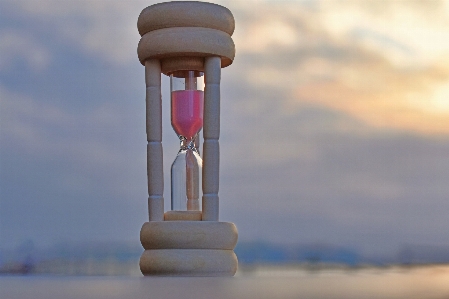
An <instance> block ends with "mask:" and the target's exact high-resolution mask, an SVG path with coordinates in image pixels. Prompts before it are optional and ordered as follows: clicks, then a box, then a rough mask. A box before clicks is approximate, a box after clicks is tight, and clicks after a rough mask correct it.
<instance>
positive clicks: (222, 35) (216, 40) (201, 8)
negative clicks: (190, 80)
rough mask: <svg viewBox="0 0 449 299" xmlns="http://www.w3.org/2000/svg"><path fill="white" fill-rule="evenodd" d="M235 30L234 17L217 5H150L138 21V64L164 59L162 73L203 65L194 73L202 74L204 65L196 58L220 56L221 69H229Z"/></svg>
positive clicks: (204, 3)
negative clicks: (199, 72)
mask: <svg viewBox="0 0 449 299" xmlns="http://www.w3.org/2000/svg"><path fill="white" fill-rule="evenodd" d="M234 27H235V23H234V17H233V16H232V13H231V12H230V11H229V9H227V8H225V7H223V6H220V5H217V4H212V3H207V2H197V1H182V2H181V1H179V2H178V1H174V2H166V3H159V4H155V5H151V6H149V7H147V8H145V9H144V10H143V11H142V12H141V14H140V16H139V19H138V21H137V28H138V30H139V33H140V34H141V36H142V38H141V39H140V42H139V46H138V47H137V54H138V57H139V61H140V62H141V63H142V64H143V65H145V60H148V59H153V58H156V59H161V60H162V61H163V62H164V63H163V67H162V68H163V70H162V71H163V73H169V72H171V71H176V70H177V69H186V67H191V64H192V61H195V62H198V61H200V63H195V70H198V71H201V70H202V68H203V65H202V61H201V60H198V59H197V58H203V59H204V58H205V57H208V56H218V57H220V58H221V67H222V68H223V67H226V66H228V65H230V64H232V62H233V60H234V56H235V46H234V42H233V41H232V38H231V35H232V33H233V32H234ZM180 58H187V59H180ZM173 59H175V60H173ZM184 62H186V63H184ZM184 64H186V65H184Z"/></svg>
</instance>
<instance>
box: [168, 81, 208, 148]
mask: <svg viewBox="0 0 449 299" xmlns="http://www.w3.org/2000/svg"><path fill="white" fill-rule="evenodd" d="M203 106H204V93H203V91H201V90H177V91H172V95H171V124H172V126H173V129H174V130H175V132H176V134H178V135H181V136H184V137H185V138H187V139H191V138H192V137H193V136H195V134H196V133H198V132H199V131H200V130H201V128H202V127H203Z"/></svg>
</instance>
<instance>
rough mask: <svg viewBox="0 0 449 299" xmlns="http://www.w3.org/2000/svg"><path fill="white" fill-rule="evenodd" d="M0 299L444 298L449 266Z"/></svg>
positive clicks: (38, 281)
mask: <svg viewBox="0 0 449 299" xmlns="http://www.w3.org/2000/svg"><path fill="white" fill-rule="evenodd" d="M0 298H1V299H10V298H21V299H27V298H33V299H41V298H45V299H53V298H66V299H70V298H109V299H113V298H133V299H134V298H180V299H181V298H214V299H215V298H216V299H220V298H233V299H237V298H239V299H240V298H243V299H245V298H258V299H263V298H347V299H350V298H408V299H410V298H420V299H422V298H438V299H443V298H449V266H448V265H436V266H423V267H409V268H404V267H389V268H363V269H337V270H335V269H334V270H330V269H328V270H318V271H310V270H298V269H289V268H278V269H276V268H270V269H263V268H261V269H257V270H255V271H251V272H246V271H245V272H238V273H237V275H236V276H235V277H199V278H183V277H131V276H129V277H111V276H109V277H108V276H94V277H92V276H50V275H47V276H42V275H40V276H37V275H36V276H34V275H30V276H0Z"/></svg>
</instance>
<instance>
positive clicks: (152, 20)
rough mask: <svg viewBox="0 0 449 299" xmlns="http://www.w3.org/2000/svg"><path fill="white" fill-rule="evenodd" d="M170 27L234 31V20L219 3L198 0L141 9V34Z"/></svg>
mask: <svg viewBox="0 0 449 299" xmlns="http://www.w3.org/2000/svg"><path fill="white" fill-rule="evenodd" d="M171 27H203V28H210V29H216V30H220V31H223V32H226V33H227V34H229V35H232V33H234V28H235V21H234V16H233V15H232V13H231V11H230V10H229V9H227V8H226V7H223V6H221V5H217V4H213V3H207V2H199V1H173V2H164V3H158V4H154V5H151V6H148V7H147V8H145V9H143V10H142V12H141V13H140V16H139V19H138V20H137V29H138V30H139V33H140V35H141V36H143V35H144V34H145V33H147V32H150V31H153V30H158V29H163V28H171Z"/></svg>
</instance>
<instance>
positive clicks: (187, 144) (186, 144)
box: [179, 134, 198, 152]
mask: <svg viewBox="0 0 449 299" xmlns="http://www.w3.org/2000/svg"><path fill="white" fill-rule="evenodd" d="M197 137H198V134H197V135H195V136H193V137H192V138H191V139H187V138H185V137H184V136H179V142H180V145H179V147H180V148H179V151H185V150H188V149H190V150H193V151H195V152H198V149H197V148H196V142H195V141H196V138H197Z"/></svg>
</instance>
